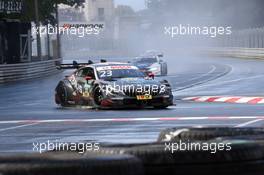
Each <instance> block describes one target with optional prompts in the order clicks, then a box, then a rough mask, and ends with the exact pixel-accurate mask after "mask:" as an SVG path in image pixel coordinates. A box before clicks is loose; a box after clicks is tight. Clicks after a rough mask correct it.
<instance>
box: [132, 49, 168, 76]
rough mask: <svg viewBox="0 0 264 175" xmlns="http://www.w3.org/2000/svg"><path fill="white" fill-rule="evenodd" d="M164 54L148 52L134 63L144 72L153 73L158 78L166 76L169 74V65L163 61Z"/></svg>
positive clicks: (133, 62)
mask: <svg viewBox="0 0 264 175" xmlns="http://www.w3.org/2000/svg"><path fill="white" fill-rule="evenodd" d="M161 57H163V54H162V53H160V52H156V51H148V52H146V53H145V54H143V55H141V56H140V57H137V58H136V59H134V60H133V61H132V64H133V65H135V66H137V67H138V68H139V69H140V70H141V71H142V72H145V73H150V72H151V73H153V74H154V75H157V76H166V75H167V74H168V68H167V63H166V62H165V61H163V60H162V59H161Z"/></svg>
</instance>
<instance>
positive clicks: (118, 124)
mask: <svg viewBox="0 0 264 175" xmlns="http://www.w3.org/2000/svg"><path fill="white" fill-rule="evenodd" d="M183 60H185V61H181V62H177V63H173V64H169V76H168V77H165V78H166V79H168V80H169V81H170V82H171V84H172V86H173V93H174V99H175V103H176V104H177V106H172V107H169V108H168V109H166V110H154V109H142V110H91V109H74V108H61V107H58V106H57V105H56V104H55V102H54V89H55V86H56V85H57V83H58V81H59V80H60V79H62V78H63V76H64V75H66V74H67V72H64V73H60V74H58V75H54V76H51V77H46V78H42V79H37V80H31V81H25V82H19V83H12V84H7V85H1V86H0V97H1V101H0V152H5V153H13V152H32V151H33V146H32V144H33V143H34V142H39V143H41V142H46V141H47V140H50V141H55V140H56V141H59V142H68V141H69V142H77V141H81V142H83V141H89V140H96V141H99V142H115V143H118V142H121V143H127V142H149V141H155V140H156V139H157V137H158V134H159V131H161V130H162V129H164V128H168V127H177V126H179V127H180V126H231V127H245V126H263V125H264V117H263V116H264V104H262V103H261V104H255V103H252V102H262V99H261V98H258V99H257V100H256V99H253V98H243V97H264V61H260V60H253V59H252V60H246V59H234V58H189V59H188V58H187V59H183ZM170 65H174V67H172V66H170ZM204 96H210V97H204ZM212 96H213V97H212ZM215 96H217V97H218V96H220V97H224V98H225V99H228V98H230V97H231V98H232V97H233V98H236V99H235V100H234V99H233V100H229V101H228V100H227V101H226V100H222V102H215V101H214V100H213V99H212V98H215V99H216V97H215ZM234 96H235V97H234ZM189 97H195V98H196V99H198V98H199V97H203V100H201V101H198V102H197V101H196V102H195V101H192V100H188V99H187V100H186V98H189ZM237 97H239V98H237ZM195 98H193V99H195ZM240 98H242V99H240ZM183 99H184V100H183ZM235 102H239V103H235ZM247 102H251V104H248V103H247Z"/></svg>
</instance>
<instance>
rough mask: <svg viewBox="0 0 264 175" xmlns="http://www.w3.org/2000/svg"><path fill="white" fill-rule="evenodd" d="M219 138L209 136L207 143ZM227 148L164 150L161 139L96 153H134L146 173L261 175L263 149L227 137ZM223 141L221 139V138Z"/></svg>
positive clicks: (263, 159)
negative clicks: (218, 149) (226, 149)
mask: <svg viewBox="0 0 264 175" xmlns="http://www.w3.org/2000/svg"><path fill="white" fill-rule="evenodd" d="M214 142H215V143H217V142H219V141H217V140H213V141H211V142H207V143H208V144H210V143H214ZM229 142H231V143H232V144H233V146H232V149H231V150H229V151H218V152H216V153H215V154H212V153H211V152H210V151H198V150H185V151H182V150H177V151H174V152H173V153H172V152H171V151H170V150H165V149H164V148H165V145H164V143H163V144H162V143H156V144H145V145H144V144H142V145H116V146H107V147H101V148H100V150H99V151H98V152H97V153H96V154H103V155H105V154H130V155H134V156H136V157H138V158H139V159H140V160H141V161H142V163H143V166H144V172H145V174H146V175H163V174H170V175H186V174H188V175H212V174H214V175H223V174H225V175H234V174H240V175H262V173H263V171H264V149H263V146H261V145H260V144H258V143H257V142H251V141H250V142H248V141H243V142H241V140H239V141H236V140H229ZM223 143H224V141H223Z"/></svg>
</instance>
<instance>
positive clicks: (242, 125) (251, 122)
mask: <svg viewBox="0 0 264 175" xmlns="http://www.w3.org/2000/svg"><path fill="white" fill-rule="evenodd" d="M262 120H263V119H256V120H251V121H249V122H246V123H241V124H239V125H237V126H235V127H236V128H239V127H245V126H248V125H251V124H253V123H257V122H260V121H262Z"/></svg>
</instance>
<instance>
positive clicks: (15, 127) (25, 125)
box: [0, 123, 39, 132]
mask: <svg viewBox="0 0 264 175" xmlns="http://www.w3.org/2000/svg"><path fill="white" fill-rule="evenodd" d="M37 124H39V123H30V124H24V125H19V126H13V127H9V128H2V129H0V132H2V131H7V130H12V129H18V128H23V127H27V126H32V125H37Z"/></svg>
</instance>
